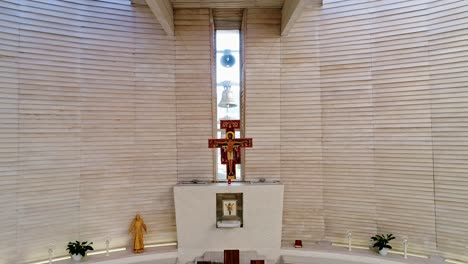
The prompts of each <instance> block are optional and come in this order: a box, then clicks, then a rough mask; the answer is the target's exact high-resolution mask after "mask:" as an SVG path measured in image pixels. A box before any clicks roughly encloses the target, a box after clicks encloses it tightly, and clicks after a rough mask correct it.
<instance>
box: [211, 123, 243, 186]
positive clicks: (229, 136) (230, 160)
mask: <svg viewBox="0 0 468 264" xmlns="http://www.w3.org/2000/svg"><path fill="white" fill-rule="evenodd" d="M221 129H225V130H226V138H224V139H208V147H209V148H221V164H226V176H227V179H228V180H234V179H236V164H240V163H241V148H251V147H252V139H251V138H236V134H235V133H236V129H240V120H221Z"/></svg>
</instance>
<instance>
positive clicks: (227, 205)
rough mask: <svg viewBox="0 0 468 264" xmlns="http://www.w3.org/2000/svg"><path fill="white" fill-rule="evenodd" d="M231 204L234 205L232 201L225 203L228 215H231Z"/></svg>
mask: <svg viewBox="0 0 468 264" xmlns="http://www.w3.org/2000/svg"><path fill="white" fill-rule="evenodd" d="M233 205H234V204H232V203H228V204H226V207H227V210H228V212H229V215H231V213H232V207H233Z"/></svg>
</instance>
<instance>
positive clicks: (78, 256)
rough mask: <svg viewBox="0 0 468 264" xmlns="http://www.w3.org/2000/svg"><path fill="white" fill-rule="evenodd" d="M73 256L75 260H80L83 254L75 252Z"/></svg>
mask: <svg viewBox="0 0 468 264" xmlns="http://www.w3.org/2000/svg"><path fill="white" fill-rule="evenodd" d="M71 257H72V259H73V260H74V261H80V260H81V258H82V257H83V256H81V254H73V255H71Z"/></svg>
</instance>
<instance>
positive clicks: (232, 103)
mask: <svg viewBox="0 0 468 264" xmlns="http://www.w3.org/2000/svg"><path fill="white" fill-rule="evenodd" d="M223 86H224V91H223V94H222V96H221V101H220V102H219V104H218V106H219V107H222V108H233V107H236V106H237V104H236V100H235V98H234V93H233V92H232V90H231V82H230V81H224V82H223Z"/></svg>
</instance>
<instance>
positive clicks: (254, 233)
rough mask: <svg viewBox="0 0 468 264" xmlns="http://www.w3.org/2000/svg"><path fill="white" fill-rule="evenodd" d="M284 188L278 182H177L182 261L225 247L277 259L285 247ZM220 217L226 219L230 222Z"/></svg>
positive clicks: (177, 217) (175, 188)
mask: <svg viewBox="0 0 468 264" xmlns="http://www.w3.org/2000/svg"><path fill="white" fill-rule="evenodd" d="M283 192H284V185H283V184H281V183H280V182H252V183H251V182H233V183H231V184H228V183H197V184H191V183H183V184H178V185H176V186H175V187H174V201H175V208H176V223H177V241H178V248H179V261H180V263H186V262H188V261H193V260H194V259H195V258H196V257H199V256H202V255H203V254H204V253H205V252H208V251H211V252H216V251H218V252H222V251H223V250H224V249H239V250H241V251H252V250H255V251H257V252H258V254H260V255H263V256H265V257H266V258H267V259H277V258H278V257H279V254H280V249H281V234H282V216H283ZM223 219H224V220H223ZM220 221H226V222H225V223H226V225H224V224H220ZM229 221H240V223H236V224H232V223H234V222H229ZM231 224H232V225H231Z"/></svg>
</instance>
